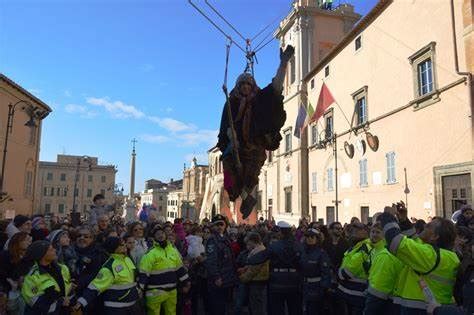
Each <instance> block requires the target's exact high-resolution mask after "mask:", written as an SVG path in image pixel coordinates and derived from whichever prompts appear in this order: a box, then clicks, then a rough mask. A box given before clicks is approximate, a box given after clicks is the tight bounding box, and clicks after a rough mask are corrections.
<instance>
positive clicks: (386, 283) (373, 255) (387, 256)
mask: <svg viewBox="0 0 474 315" xmlns="http://www.w3.org/2000/svg"><path fill="white" fill-rule="evenodd" d="M385 245H386V242H385V240H382V241H380V242H378V243H376V244H373V249H372V251H371V252H370V269H369V287H368V289H367V292H368V293H370V294H372V295H373V296H375V297H377V298H379V299H383V300H386V299H388V298H390V297H393V296H394V295H396V294H397V293H396V292H395V289H396V285H397V281H398V276H399V274H400V272H401V270H402V268H403V264H402V263H401V261H400V260H398V258H397V257H395V256H393V255H392V254H391V253H390V252H389V251H388V250H387V248H386V247H385Z"/></svg>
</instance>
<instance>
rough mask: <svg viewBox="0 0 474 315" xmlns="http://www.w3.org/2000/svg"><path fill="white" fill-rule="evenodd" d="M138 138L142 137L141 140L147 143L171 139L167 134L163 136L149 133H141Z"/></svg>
mask: <svg viewBox="0 0 474 315" xmlns="http://www.w3.org/2000/svg"><path fill="white" fill-rule="evenodd" d="M140 139H142V140H143V141H145V142H149V143H164V142H168V141H170V140H171V139H170V138H169V137H167V136H163V135H150V134H144V135H141V136H140Z"/></svg>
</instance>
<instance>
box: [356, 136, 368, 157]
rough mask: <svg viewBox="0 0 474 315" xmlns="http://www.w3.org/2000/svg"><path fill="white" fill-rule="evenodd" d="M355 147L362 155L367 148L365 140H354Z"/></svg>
mask: <svg viewBox="0 0 474 315" xmlns="http://www.w3.org/2000/svg"><path fill="white" fill-rule="evenodd" d="M356 149H357V151H359V152H360V153H361V154H362V155H364V154H365V150H366V149H367V145H366V144H365V141H364V140H362V139H358V140H357V141H356Z"/></svg>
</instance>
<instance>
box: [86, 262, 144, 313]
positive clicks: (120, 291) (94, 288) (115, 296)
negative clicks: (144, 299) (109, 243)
mask: <svg viewBox="0 0 474 315" xmlns="http://www.w3.org/2000/svg"><path fill="white" fill-rule="evenodd" d="M135 269H136V268H135V265H134V264H133V262H132V260H131V259H130V258H128V257H127V256H125V255H122V254H111V255H110V258H109V259H108V260H107V261H106V262H105V264H104V265H103V266H102V268H101V269H100V270H99V273H98V274H97V276H96V277H95V278H94V280H92V282H91V283H90V284H89V285H88V287H87V288H86V289H85V290H84V292H83V294H82V296H81V297H79V298H78V300H77V301H78V302H79V303H81V304H82V306H83V307H85V306H87V305H88V304H89V303H91V302H92V301H93V300H94V299H95V298H96V297H97V296H98V295H99V294H102V297H103V300H104V306H106V307H116V308H124V307H129V306H132V305H134V304H135V302H136V301H137V300H138V288H137V282H136V276H135Z"/></svg>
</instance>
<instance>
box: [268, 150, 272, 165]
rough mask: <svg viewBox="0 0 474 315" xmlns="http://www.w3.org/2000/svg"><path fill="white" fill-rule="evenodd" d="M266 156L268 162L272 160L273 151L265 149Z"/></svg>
mask: <svg viewBox="0 0 474 315" xmlns="http://www.w3.org/2000/svg"><path fill="white" fill-rule="evenodd" d="M267 157H268V160H267V161H268V163H272V162H273V152H272V151H267Z"/></svg>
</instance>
